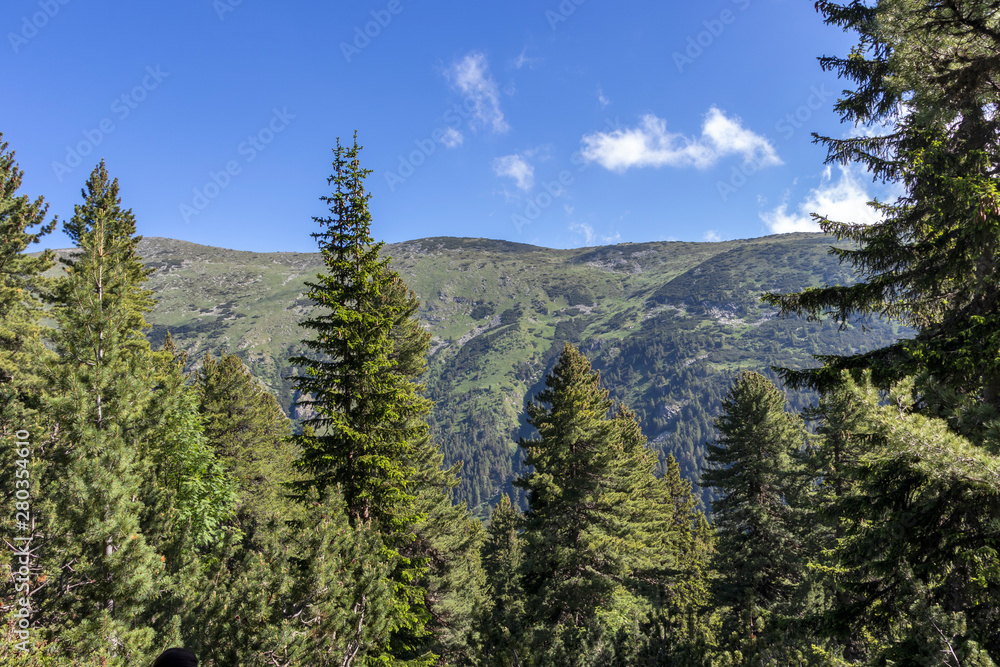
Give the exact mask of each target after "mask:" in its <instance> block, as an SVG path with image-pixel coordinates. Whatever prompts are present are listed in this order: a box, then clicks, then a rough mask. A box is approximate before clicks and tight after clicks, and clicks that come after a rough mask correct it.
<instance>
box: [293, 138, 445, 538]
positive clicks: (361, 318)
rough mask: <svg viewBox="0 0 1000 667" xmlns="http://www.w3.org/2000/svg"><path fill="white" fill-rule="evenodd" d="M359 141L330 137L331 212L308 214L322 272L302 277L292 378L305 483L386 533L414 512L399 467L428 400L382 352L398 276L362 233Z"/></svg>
mask: <svg viewBox="0 0 1000 667" xmlns="http://www.w3.org/2000/svg"><path fill="white" fill-rule="evenodd" d="M359 151H360V147H359V146H358V145H357V140H356V139H355V143H354V146H353V147H352V148H344V147H342V146H341V145H340V143H339V141H338V143H337V147H336V148H335V149H334V164H333V166H334V174H333V176H331V177H330V179H329V180H330V183H331V184H332V185H334V188H335V189H334V192H333V194H332V195H330V196H325V197H322V198H321V199H322V201H324V202H325V203H327V204H329V205H330V213H331V214H332V217H328V218H317V219H316V222H318V223H319V224H320V225H321V227H322V228H323V231H321V232H316V233H314V234H313V236H314V237H315V238H316V239H317V240H318V241H319V246H320V252H321V253H322V254H323V258H324V261H325V263H326V268H327V273H325V274H319V275H317V277H316V280H317V282H312V283H307V285H308V287H309V288H310V292H309V298H310V299H311V300H312V301H313V303H314V304H315V305H316V306H317V307H318V308H319V309H320V313H321V314H319V315H317V316H315V317H313V318H311V319H308V320H306V321H304V322H302V323H301V326H303V327H305V328H306V329H309V330H311V331H313V332H314V333H315V335H316V338H315V339H311V340H306V341H303V342H304V344H305V345H306V347H308V348H309V350H311V351H312V352H314V353H315V354H316V355H317V357H296V358H294V359H292V360H291V362H292V363H293V364H296V365H298V366H301V367H304V368H305V369H306V374H305V375H304V376H300V377H298V378H296V380H297V383H298V388H299V390H300V391H301V392H302V394H303V398H302V399H301V400H300V401H299V406H300V407H303V408H306V409H308V410H311V411H312V412H313V416H311V417H309V418H307V419H306V420H305V421H304V423H305V424H307V425H309V426H311V427H313V429H314V431H315V435H313V436H312V437H308V438H306V437H302V438H299V444H300V445H301V446H302V450H303V458H302V465H303V467H304V469H305V471H306V472H307V473H308V474H309V476H310V477H309V479H308V480H306V481H305V482H304V485H305V487H307V488H317V489H318V490H320V491H324V490H325V489H326V488H327V487H329V486H331V485H337V484H339V485H340V486H341V490H342V493H343V494H344V499H345V500H346V502H347V508H348V509H347V511H348V514H349V516H350V517H351V519H352V521H353V522H355V523H357V522H367V521H369V520H373V521H375V522H377V523H378V524H379V525H382V526H384V527H386V528H387V529H390V530H396V529H399V528H402V527H404V526H406V525H408V524H409V523H412V522H413V521H414V520H416V519H417V515H416V514H415V513H414V511H413V503H414V497H413V494H412V493H411V492H410V491H408V490H407V488H406V483H407V480H408V479H409V478H410V477H412V475H413V470H412V468H410V467H409V466H407V464H406V461H407V458H406V454H407V447H408V443H409V442H410V441H411V440H412V439H413V438H415V437H419V436H420V435H422V432H423V431H425V430H426V428H427V427H426V424H423V423H422V422H418V421H416V420H414V419H413V418H414V417H415V416H420V415H423V414H425V413H426V412H427V410H428V409H429V403H428V401H427V400H426V399H424V398H422V397H421V396H419V394H418V390H417V388H416V386H415V385H414V383H413V382H412V381H411V380H410V379H409V377H407V376H406V375H405V374H403V373H401V372H399V371H398V370H397V368H396V364H395V362H394V361H393V360H392V359H391V355H392V352H393V341H392V338H391V331H392V326H393V322H394V321H395V318H396V316H397V315H398V314H399V311H400V308H401V306H400V305H399V304H398V303H393V302H392V301H391V300H390V297H389V289H390V287H391V285H392V284H393V283H395V282H397V281H398V280H399V277H398V276H397V275H396V274H395V273H393V272H392V271H391V270H390V269H389V266H388V260H387V259H381V258H380V257H379V250H380V248H381V244H379V243H374V241H373V239H372V237H371V231H370V229H371V215H370V214H369V212H368V198H369V195H368V194H366V193H365V190H364V185H363V183H364V178H365V177H366V176H367V175H368V173H370V170H364V169H362V168H361V167H360V165H359V162H358V152H359Z"/></svg>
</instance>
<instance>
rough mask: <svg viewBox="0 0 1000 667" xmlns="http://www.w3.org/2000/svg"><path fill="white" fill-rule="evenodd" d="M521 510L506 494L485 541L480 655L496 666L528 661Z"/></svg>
mask: <svg viewBox="0 0 1000 667" xmlns="http://www.w3.org/2000/svg"><path fill="white" fill-rule="evenodd" d="M521 522H522V517H521V513H520V512H518V511H517V508H515V507H514V506H513V504H512V503H511V501H510V497H509V496H508V495H507V494H503V495H502V496H501V497H500V502H498V503H497V504H496V506H494V508H493V513H492V514H491V515H490V525H489V528H487V531H486V540H485V541H484V542H483V546H482V558H483V571H484V573H485V576H486V585H485V597H486V600H485V602H486V603H485V605H483V609H482V620H481V622H480V623H481V629H480V638H481V639H480V654H481V656H482V662H483V663H484V664H486V665H496V666H497V667H502V666H504V667H505V666H507V665H517V664H523V663H524V662H526V660H527V655H525V647H524V646H523V642H524V620H525V607H524V590H523V584H522V580H521V578H522V572H521V561H522V558H523V550H524V544H523V540H522V539H521V535H520V533H521Z"/></svg>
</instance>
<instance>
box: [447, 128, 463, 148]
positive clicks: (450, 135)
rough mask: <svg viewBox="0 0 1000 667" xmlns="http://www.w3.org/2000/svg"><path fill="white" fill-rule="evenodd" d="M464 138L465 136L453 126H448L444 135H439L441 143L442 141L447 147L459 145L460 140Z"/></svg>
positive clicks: (460, 143)
mask: <svg viewBox="0 0 1000 667" xmlns="http://www.w3.org/2000/svg"><path fill="white" fill-rule="evenodd" d="M464 140H465V137H463V136H462V133H461V132H459V131H458V130H456V129H455V128H453V127H449V128H448V129H447V130H445V131H444V136H443V137H441V143H443V144H444V145H445V146H446V147H448V148H455V147H456V146H461V145H462V141H464Z"/></svg>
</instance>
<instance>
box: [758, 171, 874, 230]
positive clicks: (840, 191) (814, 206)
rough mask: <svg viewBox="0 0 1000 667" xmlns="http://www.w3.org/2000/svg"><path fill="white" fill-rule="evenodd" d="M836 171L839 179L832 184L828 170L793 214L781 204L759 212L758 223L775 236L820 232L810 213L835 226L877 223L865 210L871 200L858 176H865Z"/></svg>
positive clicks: (859, 172)
mask: <svg viewBox="0 0 1000 667" xmlns="http://www.w3.org/2000/svg"><path fill="white" fill-rule="evenodd" d="M839 169H840V178H839V179H838V180H837V181H836V182H834V180H833V170H832V169H831V168H830V167H827V168H826V169H825V170H824V172H823V176H822V178H821V179H820V184H819V186H818V187H816V188H813V189H812V190H810V191H809V194H808V195H806V198H805V199H804V200H803V201H802V202H800V203H799V205H798V206H797V207H796V209H795V210H794V211H792V212H789V210H788V202H784V203H782V204H781V205H780V206H778V207H777V208H775V209H772V210H770V211H764V212H762V213H761V214H760V217H761V220H763V221H764V222H765V223H766V224H767V226H768V229H770V230H771V231H772V232H774V233H775V234H787V233H789V232H818V231H820V227H819V225H818V224H817V223H816V221H815V220H813V218H812V215H811V214H812V213H819V214H820V215H824V216H826V217H828V218H829V219H830V220H834V221H836V222H853V223H860V224H865V225H870V224H872V223H875V222H878V221H879V219H880V217H879V214H878V212H877V211H876V210H875V209H873V208H872V207H870V206H868V202H869V201H871V199H872V197H871V196H869V194H868V192H867V191H866V189H865V187H864V185H863V184H862V183H861V179H860V174H862V173H864V172H861V171H860V170H858V169H855V170H852V169H850V168H848V167H840V168H839Z"/></svg>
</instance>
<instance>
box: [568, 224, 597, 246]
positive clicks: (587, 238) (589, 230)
mask: <svg viewBox="0 0 1000 667" xmlns="http://www.w3.org/2000/svg"><path fill="white" fill-rule="evenodd" d="M569 231H571V232H574V233H576V234H583V245H585V246H589V245H593V243H594V228H593V227H591V226H590V225H588V224H587V223H585V222H574V223H573V224H571V225H570V226H569Z"/></svg>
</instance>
